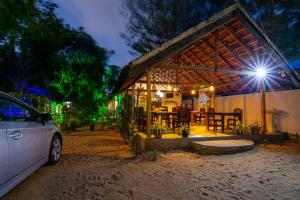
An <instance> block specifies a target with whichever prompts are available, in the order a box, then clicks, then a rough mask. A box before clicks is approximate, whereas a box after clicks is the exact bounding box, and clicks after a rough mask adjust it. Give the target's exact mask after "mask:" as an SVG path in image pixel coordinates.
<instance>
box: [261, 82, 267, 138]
mask: <svg viewBox="0 0 300 200" xmlns="http://www.w3.org/2000/svg"><path fill="white" fill-rule="evenodd" d="M263 81H264V80H263V79H261V80H260V103H261V126H262V133H266V95H265V88H264V83H263Z"/></svg>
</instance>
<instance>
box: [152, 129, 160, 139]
mask: <svg viewBox="0 0 300 200" xmlns="http://www.w3.org/2000/svg"><path fill="white" fill-rule="evenodd" d="M151 132H152V134H153V135H154V137H155V138H161V136H162V131H161V129H152V130H151Z"/></svg>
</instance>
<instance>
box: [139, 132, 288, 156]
mask: <svg viewBox="0 0 300 200" xmlns="http://www.w3.org/2000/svg"><path fill="white" fill-rule="evenodd" d="M138 135H139V146H140V150H141V151H149V150H163V151H165V150H170V149H178V148H191V143H192V142H194V141H216V140H240V139H248V140H251V141H253V142H254V143H265V142H268V143H272V142H279V141H282V140H286V139H288V135H287V134H286V133H267V134H260V135H243V136H242V135H235V134H232V133H220V132H217V133H214V132H213V131H207V130H206V127H205V126H191V129H190V135H189V137H188V138H183V137H182V136H181V135H178V134H174V133H165V134H163V135H162V138H154V137H153V136H152V137H151V138H148V137H147V135H146V134H145V133H139V134H138Z"/></svg>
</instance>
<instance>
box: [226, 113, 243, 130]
mask: <svg viewBox="0 0 300 200" xmlns="http://www.w3.org/2000/svg"><path fill="white" fill-rule="evenodd" d="M233 112H234V113H239V114H240V116H242V115H243V110H242V109H241V108H235V109H233ZM240 120H241V119H240V117H239V116H234V117H233V118H230V119H227V129H232V128H233V127H234V126H235V125H236V122H237V121H240Z"/></svg>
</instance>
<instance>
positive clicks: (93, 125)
mask: <svg viewBox="0 0 300 200" xmlns="http://www.w3.org/2000/svg"><path fill="white" fill-rule="evenodd" d="M95 128H96V125H95V122H91V123H90V130H91V131H94V130H95Z"/></svg>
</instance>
